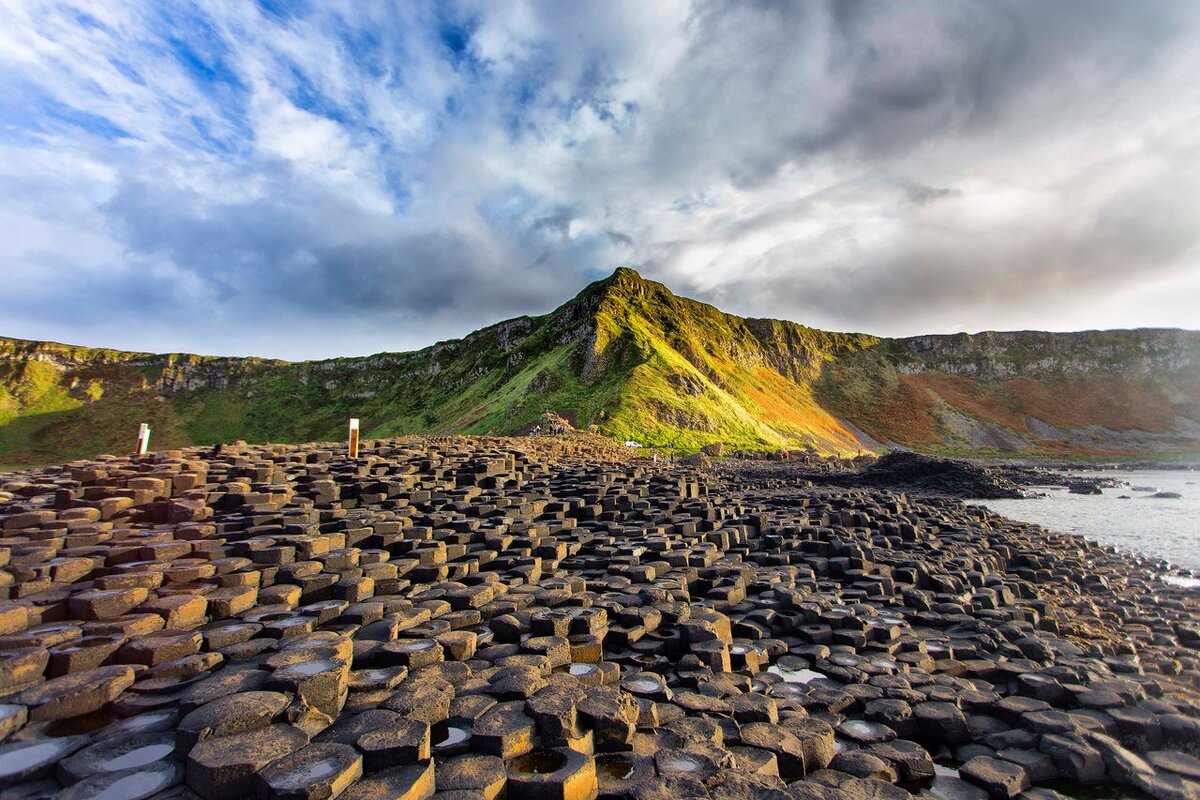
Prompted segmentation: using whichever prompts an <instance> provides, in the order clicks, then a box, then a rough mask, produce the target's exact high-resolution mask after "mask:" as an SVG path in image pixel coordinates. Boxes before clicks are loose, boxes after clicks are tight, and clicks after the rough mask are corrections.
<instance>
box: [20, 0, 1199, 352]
mask: <svg viewBox="0 0 1200 800" xmlns="http://www.w3.org/2000/svg"><path fill="white" fill-rule="evenodd" d="M1197 76H1200V3H1197V2H1195V1H1194V0H1178V1H1177V2H1173V1H1172V0H1155V1H1154V2H1150V3H1137V2H1130V1H1129V0H1054V2H1047V1H1046V0H1028V1H1027V2H1014V1H1013V0H986V1H984V0H980V1H978V2H971V1H970V0H960V1H958V2H945V1H944V0H934V1H932V2H923V1H922V0H906V1H905V2H894V0H878V1H877V2H870V1H868V0H827V1H826V2H821V1H820V0H803V1H801V0H797V1H796V2H775V1H774V0H738V1H737V2H727V3H722V2H707V0H696V1H695V2H681V1H679V0H655V2H652V3H647V2H644V0H631V1H630V2H623V1H622V0H604V2H594V3H593V2H584V1H583V0H572V2H561V0H548V1H547V2H508V1H507V0H480V2H470V1H465V2H428V3H425V2H420V1H419V0H405V1H404V2H391V3H383V2H372V1H371V0H322V2H305V1H304V0H296V1H295V2H287V1H286V0H258V2H257V3H255V2H250V1H249V0H247V1H246V2H232V1H231V0H207V1H206V2H203V3H189V2H185V1H184V0H173V2H138V1H135V0H127V2H113V1H111V0H94V1H90V2H82V1H80V2H39V1H38V0H0V281H2V283H0V335H4V336H14V337H21V338H30V339H51V340H56V341H64V342H69V343H78V344H87V345H93V346H107V347H117V348H122V349H131V350H148V351H154V352H165V351H186V352H200V353H211V354H229V355H262V356H274V357H279V358H289V359H302V358H318V357H329V356H336V355H355V354H366V353H373V352H379V351H384V350H389V351H396V350H407V349H413V348H417V347H421V346H424V345H427V344H430V343H432V342H434V341H437V340H440V339H446V338H451V337H457V336H461V335H463V334H465V333H467V332H469V331H471V330H475V329H477V328H480V327H482V326H484V325H487V324H490V323H493V322H496V321H499V320H501V319H505V318H508V317H513V316H517V315H520V314H538V313H544V312H546V311H549V310H550V309H552V308H554V307H556V306H557V305H559V304H561V303H562V302H564V301H565V300H567V299H568V298H570V297H571V296H573V295H574V294H576V293H577V292H578V291H579V290H580V289H581V288H582V287H583V286H584V285H586V284H587V283H588V282H590V281H592V280H596V279H598V278H601V277H604V276H606V275H608V274H609V273H611V272H612V271H613V269H614V268H616V267H617V266H619V265H627V266H631V267H634V268H635V269H637V270H639V271H640V272H641V273H642V274H643V275H644V276H646V277H648V278H652V279H654V280H659V281H662V282H664V283H666V284H667V285H668V286H669V287H670V288H671V289H672V290H673V291H675V292H676V293H677V294H682V295H686V296H689V297H694V298H696V299H699V300H704V301H706V302H710V303H713V304H714V305H717V306H718V307H719V308H721V309H723V310H726V311H729V312H731V313H737V314H741V315H743V316H758V317H762V316H770V317H779V318H784V319H791V320H795V321H797V322H802V323H804V324H808V325H813V326H816V327H822V328H827V329H833V330H846V331H864V332H869V333H875V334H880V335H892V336H903V335H916V334H920V333H930V332H954V331H964V330H965V331H978V330H986V329H1029V328H1035V329H1047V330H1079V329H1090V328H1120V327H1142V326H1181V327H1190V328H1198V327H1200V79H1198V77H1197Z"/></svg>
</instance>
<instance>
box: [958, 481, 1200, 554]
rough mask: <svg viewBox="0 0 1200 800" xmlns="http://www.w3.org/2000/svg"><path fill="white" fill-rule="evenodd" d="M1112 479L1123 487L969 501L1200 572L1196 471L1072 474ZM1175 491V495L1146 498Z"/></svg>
mask: <svg viewBox="0 0 1200 800" xmlns="http://www.w3.org/2000/svg"><path fill="white" fill-rule="evenodd" d="M1071 474H1075V475H1080V476H1086V477H1098V478H1115V479H1117V480H1119V481H1123V482H1124V484H1125V485H1123V486H1119V487H1116V488H1113V489H1103V490H1102V491H1101V494H1098V495H1083V494H1070V493H1069V492H1068V491H1067V490H1066V489H1065V488H1059V487H1052V486H1043V487H1033V491H1037V492H1041V493H1042V494H1044V495H1045V497H1035V498H1029V499H1025V500H969V501H967V502H969V503H974V504H978V505H983V506H987V507H988V508H990V509H991V510H993V511H995V512H997V513H1000V514H1003V515H1004V516H1006V517H1010V518H1012V519H1016V520H1021V521H1022V522H1034V523H1037V524H1038V525H1041V526H1042V527H1043V528H1048V529H1050V530H1054V531H1059V532H1061V533H1076V534H1080V535H1081V536H1085V537H1087V538H1088V539H1092V540H1094V541H1097V542H1100V543H1102V544H1112V545H1116V546H1117V547H1118V548H1120V549H1122V550H1127V551H1130V552H1134V553H1139V554H1141V555H1146V556H1152V557H1155V558H1162V559H1165V560H1167V561H1169V562H1171V564H1173V565H1174V566H1176V567H1183V568H1185V569H1191V570H1200V471H1183V470H1122V471H1114V470H1106V471H1103V472H1086V471H1081V472H1078V473H1071ZM1155 492H1175V493H1176V494H1178V495H1180V497H1179V498H1178V499H1173V498H1158V497H1150V495H1152V494H1154V493H1155Z"/></svg>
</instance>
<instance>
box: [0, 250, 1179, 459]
mask: <svg viewBox="0 0 1200 800" xmlns="http://www.w3.org/2000/svg"><path fill="white" fill-rule="evenodd" d="M547 410H553V411H556V412H559V413H563V414H565V415H566V416H567V417H569V418H570V419H572V420H574V421H575V422H576V423H577V424H579V425H580V426H586V425H590V424H594V425H596V426H597V427H598V428H599V429H600V431H601V432H604V433H608V434H610V435H613V436H616V437H619V438H621V439H635V440H638V441H641V442H645V443H652V444H660V445H673V446H678V447H684V448H694V447H699V446H701V445H703V444H707V443H709V442H718V441H719V442H723V443H725V444H727V445H731V446H734V447H750V448H760V449H761V448H777V447H784V448H793V449H794V448H803V447H811V448H813V449H815V450H818V451H822V452H842V453H849V452H857V451H858V450H860V449H872V448H875V449H879V448H882V447H885V446H904V447H911V448H915V449H921V450H927V451H935V452H947V453H960V454H972V453H989V452H990V453H1009V454H1031V455H1055V456H1059V455H1096V456H1109V455H1113V456H1125V457H1128V456H1139V457H1140V456H1155V457H1162V456H1178V455H1183V456H1187V455H1189V454H1191V455H1193V456H1200V333H1198V332H1193V331H1181V330H1138V331H1091V332H1084V333H1072V334H1056V333H1041V332H1014V333H992V332H989V333H982V334H977V335H973V336H969V335H965V334H955V335H950V336H919V337H913V338H908V339H880V338H877V337H873V336H867V335H863V334H842V333H830V332H826V331H820V330H816V329H813V328H807V327H805V326H803V325H798V324H795V323H791V322H784V321H779V320H764V319H743V318H740V317H735V316H732V315H729V314H724V313H722V312H721V311H719V310H717V309H715V308H713V307H712V306H708V305H705V304H703V303H698V302H696V301H693V300H688V299H686V298H681V297H677V296H675V295H674V294H672V293H671V292H670V291H669V290H668V289H667V288H666V287H665V286H663V285H661V284H658V283H654V282H651V281H647V280H644V279H642V278H641V277H640V276H639V275H638V274H637V273H636V272H633V271H632V270H627V269H621V270H618V271H617V272H616V273H614V274H613V275H612V276H611V277H609V278H608V279H606V280H604V281H599V282H597V283H595V284H592V285H591V286H589V287H587V288H586V289H585V290H584V291H583V292H581V293H580V294H579V296H577V297H575V298H574V299H572V300H571V301H569V302H568V303H566V304H564V305H563V306H561V307H560V308H558V309H556V310H555V311H553V312H551V313H549V314H546V315H544V316H541V317H520V318H517V319H512V320H507V321H505V322H501V323H498V324H496V325H493V326H490V327H488V328H484V329H482V330H479V331H476V332H475V333H472V334H470V335H469V336H467V337H465V338H463V339H460V340H455V341H449V342H441V343H438V344H436V345H433V346H431V347H428V348H425V349H423V350H419V351H415V352H411V353H380V354H377V355H373V356H367V357H362V358H340V359H330V360H325V361H307V362H295V363H289V362H283V361H273V360H264V359H253V358H246V359H242V358H216V357H208V356H195V355H186V354H167V355H155V354H150V353H127V352H122V351H116V350H104V349H95V348H84V347H74V346H69V345H61V344H56V343H52V342H28V341H22V340H15V339H0V459H3V460H4V461H6V462H8V463H17V462H36V461H50V460H56V459H57V460H61V459H64V458H72V457H82V456H90V455H94V454H96V453H98V452H105V451H108V452H111V451H124V450H127V449H129V447H130V442H131V439H132V436H131V433H130V432H131V431H135V430H136V428H137V423H138V422H142V421H149V422H150V423H151V426H152V428H153V430H154V434H153V440H152V441H153V444H154V446H156V447H169V446H178V445H185V444H206V443H215V442H219V441H231V440H234V439H247V440H250V441H303V440H314V439H331V438H340V436H341V435H342V433H343V427H344V426H345V420H346V418H347V417H350V416H357V417H360V418H362V419H363V424H364V433H366V435H368V436H371V435H377V436H385V435H395V434H403V433H413V432H432V433H442V432H460V431H461V432H468V433H487V432H495V433H509V432H513V431H517V430H521V429H523V428H525V427H527V426H529V425H530V424H532V423H533V422H534V421H535V420H536V419H537V418H538V417H539V415H540V414H542V413H543V412H545V411H547Z"/></svg>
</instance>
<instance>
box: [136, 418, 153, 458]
mask: <svg viewBox="0 0 1200 800" xmlns="http://www.w3.org/2000/svg"><path fill="white" fill-rule="evenodd" d="M149 449H150V424H149V423H147V422H143V423H142V424H141V425H139V426H138V438H137V453H136V454H137V455H139V456H144V455H146V451H147V450H149Z"/></svg>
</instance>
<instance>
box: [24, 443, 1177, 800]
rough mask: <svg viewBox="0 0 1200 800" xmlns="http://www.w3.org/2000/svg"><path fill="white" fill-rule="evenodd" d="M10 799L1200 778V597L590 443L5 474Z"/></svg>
mask: <svg viewBox="0 0 1200 800" xmlns="http://www.w3.org/2000/svg"><path fill="white" fill-rule="evenodd" d="M0 527H2V528H3V531H2V536H3V538H0V592H3V593H4V594H5V595H7V598H8V599H7V600H0V793H2V794H3V796H4V798H5V799H6V800H8V798H36V797H51V796H55V797H64V798H125V799H127V800H133V799H134V798H147V797H158V798H196V797H200V798H241V797H260V798H311V799H312V800H319V799H321V798H333V797H342V798H354V799H356V800H357V799H358V798H380V800H382V799H383V798H388V799H389V800H391V799H394V798H404V799H405V800H415V799H420V798H429V797H440V798H445V800H478V799H479V798H487V799H488V800H491V799H492V798H497V797H508V798H512V799H513V800H524V799H525V798H528V799H529V800H542V799H543V798H554V799H555V800H576V799H578V798H593V797H602V798H671V800H680V799H681V798H692V797H712V798H731V799H732V798H747V799H748V798H781V799H782V798H799V799H800V800H804V799H806V798H829V799H832V798H893V797H894V798H897V800H901V799H902V798H905V797H908V796H909V795H910V792H911V793H917V794H921V795H925V796H934V797H943V798H966V799H968V800H969V799H970V798H979V800H983V799H984V798H989V797H990V798H1012V797H1018V796H1021V797H1028V798H1049V797H1054V796H1056V795H1055V792H1054V791H1053V790H1052V789H1049V788H1046V787H1045V786H1038V784H1046V783H1047V782H1053V781H1059V782H1060V783H1057V784H1054V785H1057V786H1060V787H1061V786H1064V785H1100V786H1105V787H1119V790H1120V791H1126V792H1129V793H1130V795H1131V796H1137V795H1138V794H1139V793H1140V794H1142V795H1150V796H1153V797H1161V798H1190V797H1200V794H1198V792H1200V760H1198V758H1197V756H1198V755H1200V625H1198V622H1200V598H1198V596H1197V594H1196V593H1195V592H1191V593H1189V592H1188V591H1186V590H1183V589H1179V588H1176V587H1171V586H1167V585H1165V584H1163V583H1162V582H1161V581H1159V580H1158V579H1157V578H1156V577H1155V576H1154V575H1153V574H1151V572H1150V571H1149V570H1148V569H1146V568H1145V567H1144V566H1142V565H1140V564H1139V563H1137V562H1136V561H1134V560H1132V559H1130V558H1129V557H1127V556H1124V555H1120V554H1117V553H1115V552H1113V551H1112V550H1111V549H1107V548H1102V547H1099V546H1097V545H1093V544H1089V543H1088V542H1086V541H1084V540H1082V539H1079V538H1076V537H1067V536H1060V535H1057V534H1052V533H1048V532H1045V531H1042V530H1041V529H1039V528H1037V527H1035V526H1028V525H1024V524H1019V523H1014V522H1011V521H1008V520H1005V519H1003V518H1001V517H998V516H996V515H993V514H991V513H990V512H987V511H986V510H984V509H981V508H972V507H967V506H964V505H963V504H961V503H959V502H956V501H946V500H916V499H913V498H909V497H906V496H904V495H903V494H895V493H890V492H887V491H883V490H864V489H838V488H821V487H814V486H811V485H806V484H802V483H797V482H796V481H794V480H788V479H787V478H786V477H763V476H758V475H753V474H749V475H746V476H741V477H739V475H738V474H737V473H736V471H734V472H733V473H728V472H726V473H724V474H723V475H722V476H717V475H715V474H711V473H706V472H703V471H697V470H691V469H687V468H684V469H680V468H675V469H670V470H668V469H664V468H663V467H662V466H661V465H658V464H653V463H651V462H650V461H649V460H648V459H636V458H631V457H629V456H628V455H627V454H625V453H624V452H622V451H621V450H620V449H619V448H611V447H605V446H602V445H598V444H596V443H594V442H592V441H590V440H584V439H580V440H578V441H575V440H572V439H570V438H567V439H556V438H536V439H500V438H465V437H453V438H430V439H419V440H377V441H370V440H364V441H363V443H362V451H361V457H360V458H359V459H357V460H356V461H349V460H347V459H346V458H345V448H344V446H337V445H322V444H313V445H302V446H270V445H267V446H242V445H239V446H232V447H223V448H219V449H199V448H197V449H189V450H185V451H163V452H158V453H151V454H149V455H147V456H144V457H125V458H118V457H101V458H99V459H97V460H94V461H86V462H74V463H71V464H68V465H64V466H62V467H54V468H46V469H39V470H30V471H27V472H24V473H15V474H11V475H8V476H4V481H3V483H2V485H0Z"/></svg>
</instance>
